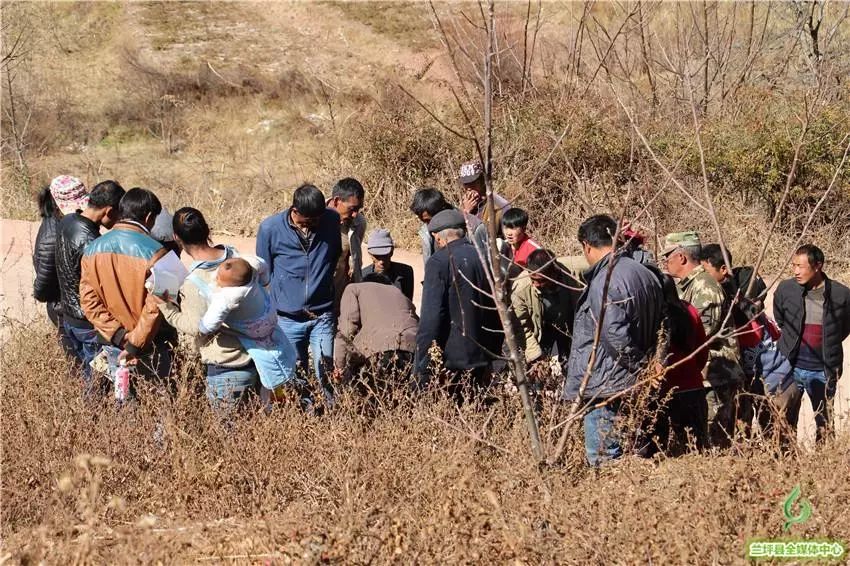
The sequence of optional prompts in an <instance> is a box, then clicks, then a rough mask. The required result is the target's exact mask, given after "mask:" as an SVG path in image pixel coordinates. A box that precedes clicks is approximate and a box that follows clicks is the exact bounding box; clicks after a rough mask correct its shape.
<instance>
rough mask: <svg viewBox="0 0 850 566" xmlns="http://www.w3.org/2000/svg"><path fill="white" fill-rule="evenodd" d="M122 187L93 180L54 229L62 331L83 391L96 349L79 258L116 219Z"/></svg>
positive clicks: (109, 182)
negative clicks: (84, 201) (81, 204)
mask: <svg viewBox="0 0 850 566" xmlns="http://www.w3.org/2000/svg"><path fill="white" fill-rule="evenodd" d="M122 196H124V189H123V188H122V187H121V185H119V184H118V183H116V182H115V181H104V182H102V183H99V184H97V185H96V186H95V187H94V189H93V190H92V192H91V193H90V195H89V203H88V206H87V207H86V208H85V209H84V210H82V211H77V212H74V213H72V214H68V215H66V216H65V217H64V218H62V220H61V221H60V222H59V227H58V228H57V232H56V272H57V275H58V277H59V288H60V291H61V299H60V303H61V308H62V312H63V319H62V332H63V334H64V338H65V341H66V342H67V343H68V344H70V345H71V347H72V349H73V353H74V355H75V356H76V357H77V359H78V360H79V361H80V363H81V364H82V367H83V376H84V378H85V383H84V388H85V393H86V394H89V393H91V379H90V378H91V367H90V366H89V364H90V363H91V361H92V360H93V359H94V358H95V356H97V354H98V353H99V352H100V348H101V346H100V344H99V343H98V339H97V331H95V329H94V327H93V326H92V324H91V323H90V322H89V321H88V320H86V316H85V314H84V313H83V310H82V308H81V307H80V258H82V256H83V250H84V249H85V247H86V246H87V245H88V244H89V242H91V241H92V240H94V239H95V238H97V237H98V236H100V227H101V226H103V227H104V228H107V229H109V228H112V225H113V224H115V221H116V220H117V219H118V203H119V201H120V200H121V197H122Z"/></svg>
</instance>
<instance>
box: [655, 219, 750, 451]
mask: <svg viewBox="0 0 850 566" xmlns="http://www.w3.org/2000/svg"><path fill="white" fill-rule="evenodd" d="M700 248H701V244H700V239H699V235H698V234H697V233H696V232H677V233H673V234H668V235H667V237H666V238H665V240H664V248H663V250H662V253H661V256H662V259H663V261H664V262H665V264H666V270H667V272H668V273H669V274H670V275H672V276H673V277H675V278H676V279H677V280H678V288H679V297H680V298H681V299H682V300H684V301H687V302H689V303H691V304H692V305H693V306H694V308H696V309H697V311H699V313H700V319H701V320H702V325H703V328H704V329H705V334H706V336H708V337H711V336H713V335H715V334H717V332H719V331H720V330H721V329H722V328H723V324H724V321H725V319H726V314H727V313H728V311H729V307H730V305H729V301H728V300H727V299H726V294H725V293H724V292H723V288H722V287H721V286H720V284H719V283H718V282H717V281H715V280H714V278H713V277H712V276H711V275H709V274H708V273H707V272H706V271H705V268H703V267H702V266H701V265H700V262H699V257H700ZM743 381H744V371H743V369H742V368H741V364H740V352H739V350H738V344H737V341H736V340H735V338H734V337H729V338H716V339H714V340H713V342H712V344H711V346H709V353H708V365H706V368H705V370H704V371H703V385H704V386H705V387H706V388H710V389H709V390H708V392H707V394H706V397H707V400H708V427H709V435H710V437H711V442H712V444H713V445H724V444H728V442H729V440H730V438H731V437H732V436H734V433H735V420H736V415H737V402H736V396H737V394H738V393H739V391H740V388H741V385H742V383H743Z"/></svg>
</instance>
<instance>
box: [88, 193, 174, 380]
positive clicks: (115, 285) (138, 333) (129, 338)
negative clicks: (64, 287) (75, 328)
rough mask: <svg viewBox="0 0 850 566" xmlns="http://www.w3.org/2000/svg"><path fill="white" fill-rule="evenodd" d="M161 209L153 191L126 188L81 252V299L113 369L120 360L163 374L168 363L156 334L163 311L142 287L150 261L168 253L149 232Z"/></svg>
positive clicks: (168, 354) (150, 373)
mask: <svg viewBox="0 0 850 566" xmlns="http://www.w3.org/2000/svg"><path fill="white" fill-rule="evenodd" d="M161 211H162V205H161V204H160V202H159V199H158V198H157V197H156V195H155V194H153V193H152V192H151V191H149V190H147V189H140V188H134V189H130V190H129V191H127V193H126V194H125V195H124V196H123V197H122V198H121V201H120V203H119V205H118V218H119V219H120V220H119V221H118V222H117V223H116V224H115V226H114V227H113V228H112V230H111V231H110V232H109V233H107V234H105V235H103V236H101V237H100V238H97V239H95V240H93V241H91V242H90V243H89V244H88V245H87V246H86V247H85V251H84V253H83V258H82V260H81V267H82V275H81V278H80V304H81V306H82V310H83V313H84V314H85V317H86V318H87V319H88V320H89V322H91V323H92V326H94V328H95V330H97V333H98V336H99V338H100V339H101V341H102V342H103V343H104V350H105V351H106V354H107V359H108V361H109V365H110V368H111V370H112V371H113V375H114V371H115V370H116V369H117V367H118V363H119V361H120V360H127V361H128V362H134V365H135V367H136V371H137V372H138V373H139V374H142V375H147V376H158V377H166V376H167V375H168V373H169V371H170V369H171V345H169V344H168V343H167V342H166V341H165V340H162V339H159V336H158V332H159V328H160V324H161V322H162V316H161V315H160V312H159V308H158V306H157V302H156V301H155V300H154V298H153V296H152V295H150V294H149V293H148V291H147V289H146V288H145V281H146V279H147V278H148V276H149V275H150V270H151V267H152V266H153V264H154V263H156V262H157V261H159V259H160V258H161V257H162V256H164V255H165V253H166V251H165V249H164V248H163V247H162V246H161V245H160V244H159V243H158V242H157V241H156V240H154V239H153V238H152V237H151V236H150V231H151V228H153V225H154V222H155V221H156V217H157V215H159V213H160V212H161ZM131 391H133V387H132V384H131Z"/></svg>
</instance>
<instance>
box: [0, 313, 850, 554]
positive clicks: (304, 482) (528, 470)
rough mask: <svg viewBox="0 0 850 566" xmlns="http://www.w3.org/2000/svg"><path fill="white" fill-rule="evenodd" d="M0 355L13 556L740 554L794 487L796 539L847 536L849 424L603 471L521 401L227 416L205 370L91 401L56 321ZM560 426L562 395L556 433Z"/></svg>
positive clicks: (772, 521)
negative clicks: (781, 446)
mask: <svg viewBox="0 0 850 566" xmlns="http://www.w3.org/2000/svg"><path fill="white" fill-rule="evenodd" d="M35 344H41V345H42V346H39V347H37V348H36V347H35V346H34V345H35ZM0 361H2V366H3V374H4V375H3V390H2V398H1V399H0V409H1V410H2V414H3V420H2V431H1V432H2V438H3V457H2V468H3V484H2V499H3V508H2V524H3V527H2V535H3V540H4V545H3V547H4V553H6V556H7V557H8V558H10V559H11V561H12V562H13V563H33V562H40V561H42V560H46V561H47V562H48V563H68V562H75V563H126V562H135V561H137V560H141V561H143V562H156V561H162V562H165V563H169V562H193V561H199V560H216V561H225V562H227V561H237V562H256V561H264V562H265V561H267V560H268V561H270V563H275V564H277V563H288V562H289V561H295V562H307V563H317V562H327V561H332V562H356V563H365V562H378V563H388V562H393V561H403V562H416V561H418V562H428V563H433V562H451V563H456V562H469V561H476V562H486V563H492V562H505V561H514V560H518V561H520V562H535V563H539V562H558V563H588V562H593V563H598V564H603V563H604V564H608V563H612V562H613V563H622V564H634V563H638V562H641V563H642V562H647V561H652V562H656V563H658V562H660V563H740V562H743V558H742V557H743V552H744V541H745V540H746V538H747V537H754V536H763V537H777V536H780V535H781V527H782V514H781V509H780V505H781V501H782V500H783V499H784V496H785V494H787V493H788V492H789V491H790V489H791V487H793V486H794V485H795V484H797V483H800V484H801V485H802V486H803V491H804V494H805V496H806V497H807V498H809V499H810V500H811V502H812V504H813V505H814V508H815V513H814V515H813V517H812V519H811V520H810V521H809V522H807V523H806V524H805V525H803V526H800V527H796V528H795V531H794V534H795V535H801V536H809V537H815V536H817V537H842V536H844V535H846V533H847V532H850V522H848V516H847V514H846V513H845V512H844V509H845V505H844V502H846V501H847V499H848V498H850V488H848V485H847V482H846V479H847V478H846V466H847V462H848V459H849V458H850V444H848V442H847V440H848V439H847V438H846V437H845V438H841V439H839V440H836V441H834V442H832V443H830V444H827V445H824V446H821V447H819V448H817V449H816V450H815V451H814V452H811V453H800V454H794V455H784V456H776V455H774V454H775V453H774V452H773V451H772V450H771V449H769V447H768V446H766V445H763V444H760V443H750V444H748V443H742V442H739V443H736V445H735V447H734V448H733V450H731V451H728V452H723V453H719V454H716V455H713V456H708V455H697V454H691V455H687V456H684V457H682V458H678V459H674V460H667V459H663V458H662V459H658V460H653V461H645V460H639V459H634V458H626V459H625V460H624V461H622V462H621V463H619V464H618V465H616V466H612V467H610V468H608V469H604V470H601V471H592V470H587V469H585V468H584V467H583V466H582V465H581V456H582V452H581V440H580V438H573V439H572V440H571V442H570V448H569V450H568V455H567V458H566V464H565V465H564V466H562V467H558V468H554V469H544V470H542V471H538V469H537V468H536V466H535V465H534V463H533V461H532V459H531V457H530V455H529V450H528V446H527V441H526V436H525V432H524V429H523V426H522V420H521V416H520V411H519V407H518V404H517V402H516V401H515V400H514V399H513V398H510V397H505V398H503V399H502V400H501V402H500V403H498V404H497V405H495V406H494V407H493V408H492V409H490V410H489V411H484V410H475V409H474V408H472V407H465V408H463V409H461V410H460V411H457V410H456V409H454V408H453V406H452V405H450V404H449V403H447V402H446V401H445V400H443V399H441V398H439V397H437V398H432V399H422V400H419V401H416V402H412V403H411V402H403V403H401V404H400V405H399V406H398V407H396V408H395V409H390V410H386V411H383V412H379V413H378V414H377V415H374V416H369V414H368V412H364V411H362V410H361V409H362V405H361V404H360V403H359V402H358V400H357V399H355V398H353V397H351V396H349V397H347V398H345V399H344V401H343V403H342V406H341V407H339V408H338V409H337V410H335V411H333V412H332V413H331V414H329V415H326V416H324V417H321V418H315V417H307V416H304V415H302V414H300V413H298V412H297V411H294V410H287V409H283V410H277V411H275V412H274V413H273V414H272V415H271V416H265V415H263V414H261V413H258V412H251V413H249V414H246V415H243V416H241V417H239V418H236V419H235V420H233V421H232V422H230V423H229V424H225V423H223V422H221V421H220V420H218V418H217V417H216V416H215V415H214V414H213V413H212V412H211V410H210V409H209V408H208V407H207V405H206V403H205V400H204V399H203V396H202V393H201V390H200V389H199V386H200V381H199V378H198V376H197V374H196V373H195V372H196V369H197V368H193V367H191V366H190V365H186V364H183V366H182V369H180V370H179V378H178V382H179V386H178V388H177V393H176V395H174V396H173V397H169V396H163V395H160V394H158V393H157V392H155V391H153V390H150V391H146V392H145V393H146V395H145V396H144V397H143V401H142V403H141V405H140V406H139V407H138V408H136V409H135V410H133V411H127V410H124V411H117V410H115V409H114V408H113V407H112V406H110V405H109V404H108V403H107V404H105V405H102V406H87V405H85V404H84V403H83V402H82V401H81V400H80V398H79V396H78V394H77V389H76V386H75V378H74V377H73V375H72V374H69V368H68V366H67V365H66V363H65V362H64V361H63V360H62V358H61V355H60V353H59V349H58V347H57V345H55V344H54V343H53V340H52V339H51V337H50V336H49V331H48V330H47V328H46V327H44V326H41V325H35V326H29V327H20V328H19V332H18V333H17V336H16V338H14V339H12V340H11V341H10V342H8V343H6V344H5V345H4V347H3V353H2V360H0ZM556 421H557V417H556V416H555V415H554V414H553V411H552V407H548V408H547V409H546V410H545V411H544V412H543V416H542V424H543V430H544V431H545V430H549V429H550V428H551V426H552V424H553V423H554V422H556ZM157 429H161V430H163V435H162V440H161V441H157V440H156V439H155V431H156V430H157ZM467 430H468V431H471V433H470V434H467V433H463V432H459V431H467ZM471 435H477V436H480V437H483V438H484V439H485V440H486V444H485V443H483V442H476V441H474V440H472V438H471Z"/></svg>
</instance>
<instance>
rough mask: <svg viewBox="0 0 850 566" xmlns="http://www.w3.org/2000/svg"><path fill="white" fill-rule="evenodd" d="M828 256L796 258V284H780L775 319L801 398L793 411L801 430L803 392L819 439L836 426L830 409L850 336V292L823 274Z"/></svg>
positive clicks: (812, 253) (808, 252)
mask: <svg viewBox="0 0 850 566" xmlns="http://www.w3.org/2000/svg"><path fill="white" fill-rule="evenodd" d="M824 262H825V258H824V255H823V252H822V251H821V250H820V249H819V248H818V247H817V246H814V245H811V244H806V245H804V246H800V248H798V249H797V251H796V252H795V253H794V257H793V260H792V265H793V268H794V279H786V280H785V281H783V282H782V283H780V284H779V287H778V288H777V289H776V295H775V296H774V297H773V316H774V318H775V319H776V322H777V324H778V325H779V327H780V328H781V329H782V336H781V337H780V338H779V350H780V351H781V352H782V353H783V354H784V355H785V356H786V357H787V358H788V360H789V361H790V362H791V366H792V367H793V368H794V370H793V373H794V382H795V383H796V387H797V394H796V395H795V396H794V399H793V400H792V402H791V404H790V406H789V407H788V409H787V415H788V420H789V422H790V423H791V425H792V426H796V425H797V417H798V416H799V409H800V401H801V398H802V392H803V391H805V392H806V393H808V394H809V399H810V400H811V403H812V408H813V409H814V411H815V423H816V424H817V433H818V438H819V439H820V438H822V437H823V432H824V430H826V429H828V428H829V426H830V422H829V418H830V415H829V413H830V411H829V405H830V404H831V403H832V399H833V397H834V396H835V389H836V385H837V383H838V379H839V378H840V377H841V369H842V367H843V364H844V351H843V350H842V346H841V343H842V342H843V341H844V340H845V339H847V336H848V335H850V289H848V288H847V287H845V286H844V285H842V284H841V283H838V282H837V281H833V280H832V279H830V278H829V277H827V275H826V273H824V272H823V266H824Z"/></svg>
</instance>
